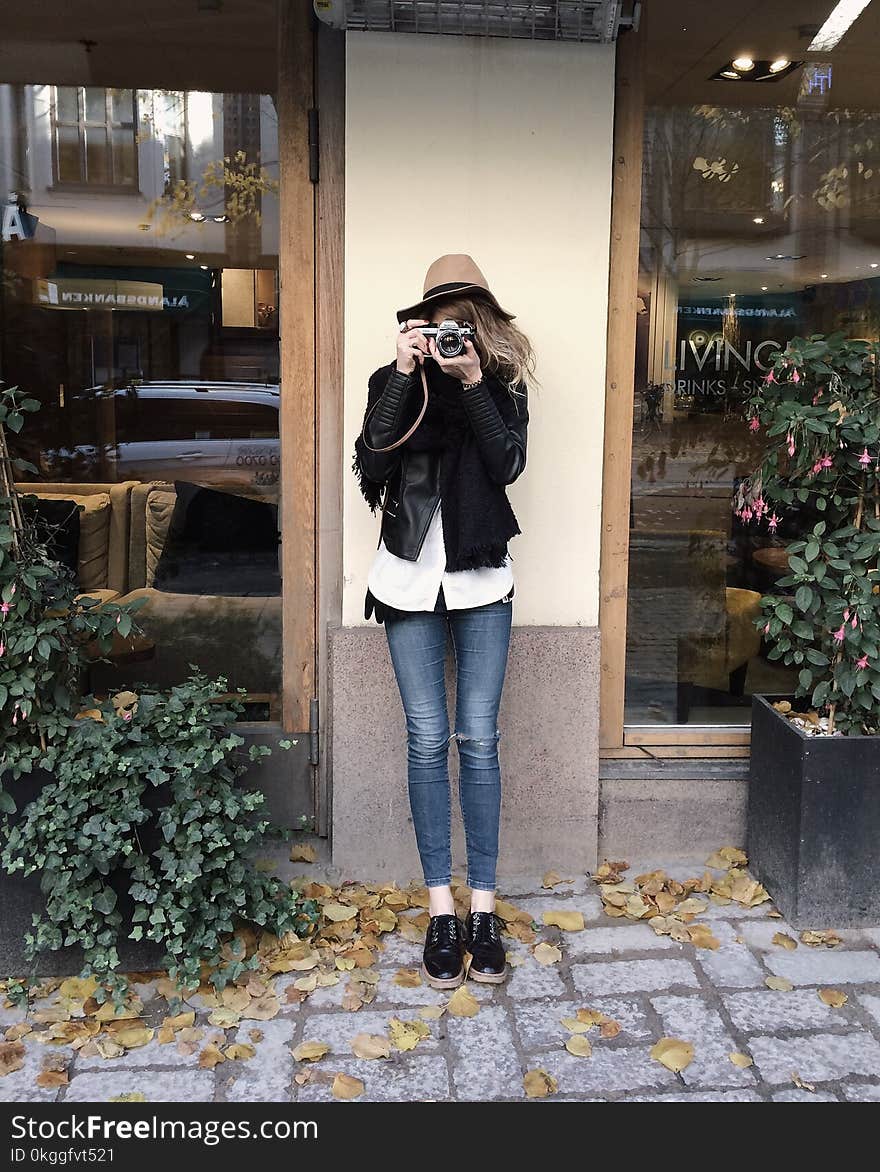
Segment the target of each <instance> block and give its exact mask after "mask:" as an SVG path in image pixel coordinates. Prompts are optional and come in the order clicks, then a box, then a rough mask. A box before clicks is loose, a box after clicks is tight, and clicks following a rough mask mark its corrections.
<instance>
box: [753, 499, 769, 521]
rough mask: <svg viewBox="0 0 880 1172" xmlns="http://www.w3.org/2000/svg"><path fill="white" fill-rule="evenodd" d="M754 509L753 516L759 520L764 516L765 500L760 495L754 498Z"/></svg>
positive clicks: (765, 509) (765, 510)
mask: <svg viewBox="0 0 880 1172" xmlns="http://www.w3.org/2000/svg"><path fill="white" fill-rule="evenodd" d="M754 509H755V516H756V517H757V519H758V520H759V521H760V520H761V518H762V517H763V516H764V514H765V513H766V512H767V502H766V501H765V500H764V498H763V497H762V496H759V497H756V498H755V503H754Z"/></svg>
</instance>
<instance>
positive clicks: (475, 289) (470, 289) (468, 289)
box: [397, 281, 516, 322]
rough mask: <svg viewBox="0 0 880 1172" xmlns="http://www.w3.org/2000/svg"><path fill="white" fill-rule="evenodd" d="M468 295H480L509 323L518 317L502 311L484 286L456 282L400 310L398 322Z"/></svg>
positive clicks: (480, 298)
mask: <svg viewBox="0 0 880 1172" xmlns="http://www.w3.org/2000/svg"><path fill="white" fill-rule="evenodd" d="M463 293H467V294H469V295H471V296H474V295H475V294H479V300H481V301H488V302H489V304H490V305H491V306H493V307H494V308H495V309H497V311H498V312H499V314H500V315H501V316H502V317H503V318H505V319H506V320H507V321H513V319H514V317H515V316H516V315H515V314H513V313H508V312H507V310H506V309H502V308H501V306H500V305H499V304H498V302H497V301H496V300H495V297H494V295H493V294H492V293H490V292H489V290H488V289H485V288H484V287H483V286H482V285H467V284H465V283H464V282H458V281H454V282H451V283H450V284H448V285H438V286H437V288H436V289H429V290H428V292H427V293H426V294H425V296H424V297H423V298H422V299H421V301H417V302H416V303H415V305H409V306H407V307H406V309H399V310H398V311H397V320H398V322H404V321H406V320H407V318H410V317H416V318H417V317H422V316H423V314H422V313H420V312H419V311H420V310H422V309H425V308H426V307H428V306H430V305H432V304H436V303H437V302H438V301H454V300H455V299H456V297H459V296H460V295H461V294H463Z"/></svg>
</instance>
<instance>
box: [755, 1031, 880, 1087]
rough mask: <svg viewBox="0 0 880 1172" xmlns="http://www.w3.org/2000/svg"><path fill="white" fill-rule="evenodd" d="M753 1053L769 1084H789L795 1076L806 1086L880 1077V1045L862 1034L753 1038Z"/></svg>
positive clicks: (762, 1075)
mask: <svg viewBox="0 0 880 1172" xmlns="http://www.w3.org/2000/svg"><path fill="white" fill-rule="evenodd" d="M750 1053H751V1055H752V1057H753V1058H754V1059H755V1064H756V1066H757V1067H758V1071H759V1073H760V1075H761V1077H762V1078H763V1079H764V1081H765V1082H768V1083H788V1082H791V1080H792V1072H796V1073H797V1074H798V1075H800V1077H801V1078H802V1079H804V1080H805V1081H806V1082H810V1083H817V1082H830V1081H832V1080H834V1079H840V1078H846V1077H847V1076H848V1075H853V1074H868V1075H874V1076H877V1077H880V1042H878V1041H877V1040H876V1039H875V1038H872V1037H871V1036H870V1035H869V1034H866V1033H864V1032H862V1031H858V1032H852V1033H848V1034H811V1035H810V1036H809V1037H806V1038H804V1037H800V1038H767V1037H759V1038H752V1039H751V1042H750Z"/></svg>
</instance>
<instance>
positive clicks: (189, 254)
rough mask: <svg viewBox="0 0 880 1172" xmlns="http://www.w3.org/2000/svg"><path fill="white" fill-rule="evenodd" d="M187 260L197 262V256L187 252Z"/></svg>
mask: <svg viewBox="0 0 880 1172" xmlns="http://www.w3.org/2000/svg"><path fill="white" fill-rule="evenodd" d="M184 255H185V256H186V259H187V260H195V259H196V254H195V253H194V252H187V253H185V254H184Z"/></svg>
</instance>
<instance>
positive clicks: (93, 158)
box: [85, 126, 113, 183]
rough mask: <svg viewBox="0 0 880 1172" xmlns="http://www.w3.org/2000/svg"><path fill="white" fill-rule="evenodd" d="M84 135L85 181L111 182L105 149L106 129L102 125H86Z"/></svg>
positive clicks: (108, 159) (108, 156) (107, 152)
mask: <svg viewBox="0 0 880 1172" xmlns="http://www.w3.org/2000/svg"><path fill="white" fill-rule="evenodd" d="M85 135H86V182H87V183H112V182H113V175H112V172H111V170H110V154H109V151H108V150H107V131H106V129H105V128H104V127H103V126H87V127H86V128H85Z"/></svg>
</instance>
